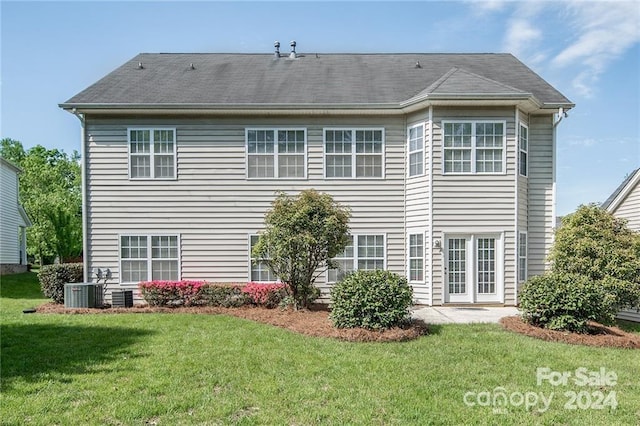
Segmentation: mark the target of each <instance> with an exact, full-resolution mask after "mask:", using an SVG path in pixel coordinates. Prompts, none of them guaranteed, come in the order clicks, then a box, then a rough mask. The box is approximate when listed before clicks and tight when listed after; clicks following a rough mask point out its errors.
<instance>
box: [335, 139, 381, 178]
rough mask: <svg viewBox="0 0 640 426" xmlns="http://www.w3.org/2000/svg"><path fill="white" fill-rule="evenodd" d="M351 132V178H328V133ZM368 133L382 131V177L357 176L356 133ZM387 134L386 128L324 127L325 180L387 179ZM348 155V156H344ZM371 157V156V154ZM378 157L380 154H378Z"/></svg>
mask: <svg viewBox="0 0 640 426" xmlns="http://www.w3.org/2000/svg"><path fill="white" fill-rule="evenodd" d="M335 130H337V131H350V132H351V133H352V135H351V141H352V143H351V177H348V176H345V177H327V131H335ZM361 130H362V131H367V130H371V131H382V152H381V153H380V154H379V155H380V156H381V158H382V173H381V175H380V177H372V176H369V177H357V176H356V158H357V155H358V154H356V131H361ZM386 139H387V137H386V133H385V128H384V127H324V128H323V129H322V155H323V157H322V158H323V165H322V174H323V177H324V179H328V180H340V179H358V180H368V179H372V180H381V179H385V175H386V156H385V151H386V146H387V144H386ZM343 155H346V154H343ZM370 155H371V154H370ZM376 155H378V154H376Z"/></svg>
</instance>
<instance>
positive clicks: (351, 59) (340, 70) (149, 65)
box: [61, 53, 573, 108]
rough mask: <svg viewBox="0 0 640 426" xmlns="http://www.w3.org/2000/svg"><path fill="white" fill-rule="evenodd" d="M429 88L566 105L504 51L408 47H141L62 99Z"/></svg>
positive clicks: (328, 97) (245, 100) (373, 96)
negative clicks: (288, 51)
mask: <svg viewBox="0 0 640 426" xmlns="http://www.w3.org/2000/svg"><path fill="white" fill-rule="evenodd" d="M139 63H141V64H142V68H140V67H139V66H138V65H139ZM190 64H193V68H194V69H192V68H191V66H190ZM418 64H419V65H418ZM436 95H439V96H441V97H442V96H449V95H450V96H454V95H478V96H482V95H485V96H486V95H493V96H504V97H514V96H519V97H527V96H529V97H531V96H532V97H533V98H535V99H536V100H537V101H538V102H539V103H541V104H546V105H548V106H549V107H557V106H564V107H565V108H570V107H572V106H573V105H572V104H571V102H570V101H569V100H568V99H567V98H566V97H564V96H563V95H562V94H561V93H560V92H558V91H557V90H556V89H555V88H553V87H552V86H551V85H550V84H548V83H547V82H546V81H544V80H543V79H542V78H540V77H539V76H538V75H537V74H536V73H534V72H533V71H532V70H531V69H529V68H528V67H526V66H525V65H524V64H523V63H522V62H520V61H519V60H518V59H516V58H515V57H514V56H513V55H510V54H409V53H406V54H318V55H316V54H306V55H299V57H298V58H297V59H289V58H288V57H282V58H279V59H276V58H275V57H274V55H267V54H205V53H203V54H188V53H179V54H171V53H158V54H150V53H143V54H140V55H137V56H136V57H134V58H132V59H131V60H129V61H128V62H126V63H125V64H124V65H122V66H121V67H119V68H117V69H116V70H115V71H113V72H111V73H110V74H108V75H107V76H105V77H104V78H103V79H101V80H99V81H98V82H96V83H95V84H93V85H92V86H90V87H88V88H87V89H85V90H83V91H82V92H80V93H79V94H77V95H76V96H74V97H72V98H71V99H69V100H68V101H67V102H65V103H63V104H61V106H62V107H65V108H68V107H74V106H92V105H93V106H97V105H123V106H124V105H149V106H152V105H176V104H178V105H180V104H182V105H199V104H202V105H218V106H222V107H224V106H226V105H338V106H339V105H347V104H348V105H360V104H361V105H371V104H373V105H388V104H390V105H399V104H401V103H403V102H406V101H408V100H410V99H415V98H419V97H420V96H436Z"/></svg>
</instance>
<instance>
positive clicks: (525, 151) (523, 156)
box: [518, 124, 529, 176]
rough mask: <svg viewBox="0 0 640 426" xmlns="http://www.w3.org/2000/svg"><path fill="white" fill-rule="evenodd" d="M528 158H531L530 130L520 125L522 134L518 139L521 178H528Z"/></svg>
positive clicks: (520, 133)
mask: <svg viewBox="0 0 640 426" xmlns="http://www.w3.org/2000/svg"><path fill="white" fill-rule="evenodd" d="M528 156H529V128H528V127H527V126H525V125H524V124H520V132H519V137H518V170H519V172H520V176H527V173H528V170H527V169H528V166H529V164H528Z"/></svg>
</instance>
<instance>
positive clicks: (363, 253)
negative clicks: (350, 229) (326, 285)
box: [327, 235, 386, 283]
mask: <svg viewBox="0 0 640 426" xmlns="http://www.w3.org/2000/svg"><path fill="white" fill-rule="evenodd" d="M333 261H334V263H335V264H336V266H337V268H335V269H329V271H328V272H327V281H328V282H330V283H333V282H337V281H340V280H341V279H342V278H344V277H345V276H346V275H347V274H349V273H350V272H353V271H355V270H358V269H364V270H374V269H384V267H385V261H386V258H385V237H384V235H352V236H351V240H350V243H349V245H347V247H346V248H345V249H344V251H343V252H342V253H341V254H340V255H338V256H336V257H335V258H333Z"/></svg>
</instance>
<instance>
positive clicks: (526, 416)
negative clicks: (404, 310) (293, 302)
mask: <svg viewBox="0 0 640 426" xmlns="http://www.w3.org/2000/svg"><path fill="white" fill-rule="evenodd" d="M1 292H2V293H1V295H0V296H1V298H0V303H1V305H0V312H1V313H0V319H1V325H2V331H1V335H0V338H1V343H2V354H1V355H2V357H1V363H2V369H1V373H2V400H1V404H0V424H3V425H5V424H6V425H22V424H40V425H51V424H62V425H74V424H78V425H87V424H99V425H144V424H157V425H180V424H198V425H214V424H283V425H287V424H288V425H310V424H340V425H342V424H398V425H405V424H421V425H423V424H532V425H533V424H554V425H555V424H566V425H569V424H571V425H572V424H579V425H586V424H589V425H592V424H629V425H637V424H640V351H637V350H635V351H634V350H623V349H599V348H587V347H579V346H569V345H564V344H558V343H547V342H542V341H538V340H534V339H531V338H528V337H524V336H520V335H516V334H513V333H509V332H506V331H503V330H502V329H501V328H500V326H498V325H447V326H438V327H434V328H433V334H432V335H429V336H425V337H422V338H420V339H418V340H415V341H412V342H405V343H367V344H356V343H347V342H339V341H334V340H329V339H317V338H312V337H305V336H300V335H297V334H294V333H292V332H289V331H286V330H281V329H278V328H275V327H271V326H268V325H262V324H258V323H254V322H251V321H247V320H242V319H237V318H232V317H226V316H212V315H194V314H118V315H54V314H50V315H44V314H23V313H22V310H23V309H25V308H28V307H33V306H37V305H38V304H40V303H43V302H44V300H43V299H42V296H41V295H40V293H39V291H38V288H37V284H36V281H35V274H30V273H28V274H22V275H15V276H4V277H2V287H1ZM635 330H636V331H638V328H635ZM537 367H548V368H549V369H550V370H551V371H552V372H559V373H562V372H570V373H571V374H572V376H575V372H576V369H578V368H580V367H584V368H586V369H587V370H588V371H589V372H593V371H598V370H600V369H601V368H604V369H605V371H606V372H608V373H615V374H616V375H617V380H616V383H615V384H609V385H605V386H577V385H576V384H575V383H574V382H573V379H574V377H571V378H569V382H568V384H567V385H559V386H556V387H554V386H551V385H550V384H549V383H546V382H545V383H543V384H542V385H538V384H537V383H536V368H537ZM498 387H502V388H504V390H503V391H502V392H504V393H505V394H506V395H507V396H510V397H511V398H512V403H511V402H510V403H507V404H506V405H505V404H503V405H500V404H499V402H500V401H498V400H496V404H495V405H494V404H493V402H492V401H488V402H489V404H487V400H486V399H485V398H486V396H487V395H489V396H491V397H493V396H495V395H498V394H499V392H500V389H496V388H498ZM483 392H488V393H483ZM613 392H615V393H613ZM541 393H542V394H543V396H545V398H547V399H548V398H549V396H551V395H553V396H552V400H551V403H550V406H549V408H548V410H546V411H544V412H540V411H541V410H543V404H542V402H541V401H539V402H538V404H537V405H536V406H535V407H532V408H529V409H527V408H525V407H524V405H519V404H518V403H519V402H520V401H521V399H520V398H521V397H528V398H530V400H531V401H532V402H533V399H532V398H533V395H534V394H535V395H540V394H541ZM465 395H466V397H467V398H466V399H467V402H469V404H466V403H465ZM572 395H575V396H577V399H576V401H573V402H575V404H573V405H575V408H576V409H571V405H572V404H571V403H572V401H571V399H572ZM612 395H614V396H615V402H617V408H616V409H611V407H610V405H611V403H612V402H613V401H614V398H613V396H612ZM600 396H602V397H607V396H608V399H606V400H604V399H603V400H601V401H598V400H599V399H600ZM598 402H602V403H604V404H603V405H604V407H602V408H603V409H598V408H597V406H598V404H597V403H598ZM471 403H475V405H473V406H471ZM478 403H481V404H483V405H480V404H478ZM565 405H567V406H565ZM592 405H593V407H592ZM580 407H581V408H580Z"/></svg>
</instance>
